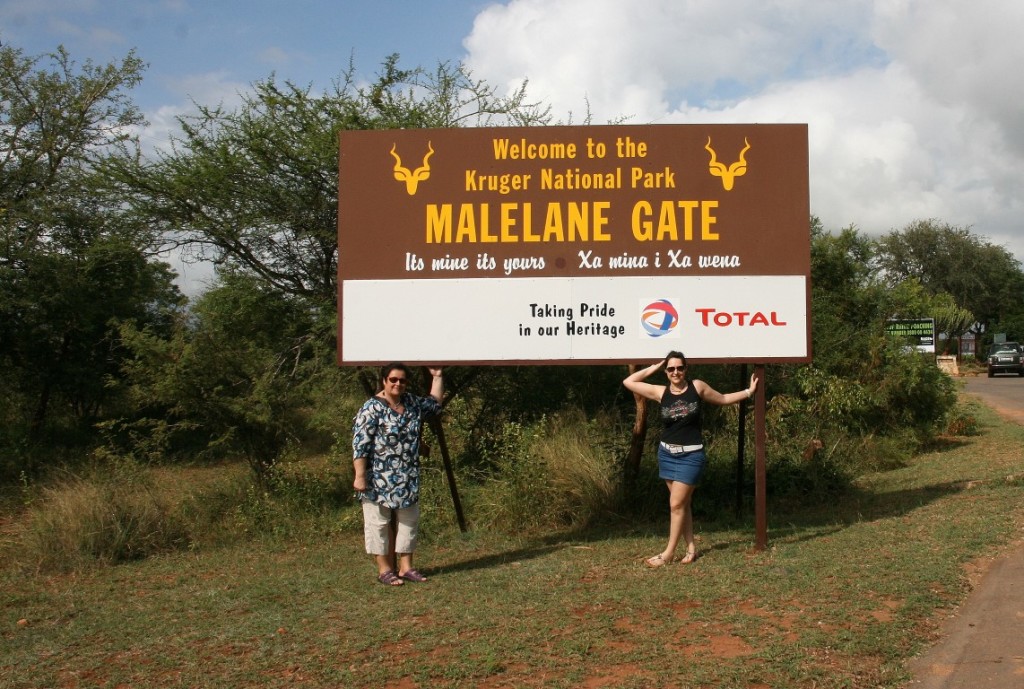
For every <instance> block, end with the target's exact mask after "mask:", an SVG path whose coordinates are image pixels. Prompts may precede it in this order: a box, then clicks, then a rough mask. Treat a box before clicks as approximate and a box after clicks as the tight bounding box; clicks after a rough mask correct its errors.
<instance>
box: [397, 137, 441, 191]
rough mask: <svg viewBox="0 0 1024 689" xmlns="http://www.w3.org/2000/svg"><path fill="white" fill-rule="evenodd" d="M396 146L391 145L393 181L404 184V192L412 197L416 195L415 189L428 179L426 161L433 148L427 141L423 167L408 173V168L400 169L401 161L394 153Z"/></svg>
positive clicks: (428, 166) (428, 169) (428, 170)
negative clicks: (393, 166) (393, 164)
mask: <svg viewBox="0 0 1024 689" xmlns="http://www.w3.org/2000/svg"><path fill="white" fill-rule="evenodd" d="M397 146H398V144H392V145H391V155H392V156H394V158H395V179H397V180H398V181H399V182H405V190H406V192H408V193H409V196H414V195H415V194H416V187H418V186H419V183H420V182H422V181H423V180H425V179H427V178H428V177H430V165H429V164H428V163H427V161H428V160H429V159H430V156H432V155H434V147H433V146H431V145H430V142H429V141H428V142H427V148H428V149H429V150H428V151H427V154H426V155H425V156H423V165H421V166H420V167H418V168H416V169H415V170H413V171H412V172H410V171H409V168H407V167H402V159H401V158H399V157H398V154H397V153H395V148H396V147H397Z"/></svg>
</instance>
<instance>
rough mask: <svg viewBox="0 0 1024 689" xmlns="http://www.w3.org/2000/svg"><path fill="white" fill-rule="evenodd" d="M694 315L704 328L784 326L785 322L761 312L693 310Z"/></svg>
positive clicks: (776, 315)
mask: <svg viewBox="0 0 1024 689" xmlns="http://www.w3.org/2000/svg"><path fill="white" fill-rule="evenodd" d="M693 312H694V313H696V314H697V315H698V316H700V323H701V325H703V326H704V327H705V328H711V327H716V326H717V327H719V328H728V327H731V326H740V327H743V326H751V325H762V326H764V325H766V326H773V325H786V321H784V320H782V319H780V318H779V314H778V313H777V312H775V311H769V312H768V313H764V312H763V311H719V310H718V309H694V310H693Z"/></svg>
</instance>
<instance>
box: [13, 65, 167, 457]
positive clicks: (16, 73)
mask: <svg viewBox="0 0 1024 689" xmlns="http://www.w3.org/2000/svg"><path fill="white" fill-rule="evenodd" d="M142 69H143V65H142V63H141V62H140V61H139V59H138V58H137V57H135V55H134V54H133V53H129V54H128V56H127V57H126V58H125V59H124V60H122V61H121V62H118V63H112V64H108V65H94V64H93V63H92V62H89V61H87V62H85V63H84V64H83V65H81V66H80V67H79V66H78V65H76V63H75V62H74V61H72V60H71V58H70V57H69V56H68V54H67V52H65V51H64V49H63V48H58V50H57V52H55V53H53V54H51V55H47V56H40V57H26V56H24V54H23V53H22V51H20V50H18V49H16V48H13V47H11V46H7V45H5V46H2V47H0V366H2V370H3V375H0V378H2V379H3V381H4V383H3V389H2V390H0V392H2V394H3V396H4V404H3V405H0V411H2V412H3V413H4V414H5V418H3V419H0V426H3V427H4V431H3V436H4V437H3V438H0V443H3V444H5V445H10V444H12V443H13V444H17V443H20V442H22V441H24V440H25V438H26V437H27V438H29V439H39V438H40V437H41V436H42V433H43V431H44V430H45V429H46V427H47V424H48V423H50V421H51V420H52V419H56V420H57V421H59V422H61V423H62V424H64V422H65V421H68V420H70V421H73V422H75V423H76V424H80V423H81V422H89V421H91V420H92V419H95V418H97V417H99V416H100V415H101V414H102V413H104V411H109V407H110V406H111V405H112V404H113V403H114V402H115V400H114V399H113V398H112V397H111V394H110V389H109V388H108V387H107V385H106V379H107V377H108V376H112V375H116V372H117V370H118V365H119V359H120V357H121V355H122V352H121V350H120V348H119V344H118V340H117V328H116V323H117V322H119V321H126V320H134V321H137V322H139V323H146V324H149V325H151V326H154V327H156V326H159V325H160V324H167V323H168V314H169V313H170V312H171V311H173V310H174V309H175V308H176V307H177V306H178V305H179V303H180V295H179V294H178V292H177V289H176V288H175V287H174V285H173V282H172V274H171V272H170V270H169V268H168V267H167V266H166V265H165V264H162V263H159V262H154V261H151V260H150V259H149V256H148V254H147V250H148V246H149V239H150V237H149V235H148V232H146V231H140V229H139V226H138V225H132V224H131V223H130V222H127V221H126V219H125V217H124V215H123V213H122V212H121V209H120V206H119V204H118V202H117V200H116V199H114V200H110V199H109V198H108V197H105V196H104V195H103V194H102V186H101V184H100V182H101V179H100V177H99V176H98V173H97V170H98V169H99V168H100V167H101V166H102V161H103V159H104V158H105V157H107V156H108V155H110V154H111V152H112V151H113V150H114V149H115V148H117V147H119V146H122V145H125V144H129V143H130V141H131V137H130V134H129V133H128V132H129V131H130V130H131V127H132V126H134V125H137V124H139V123H140V122H141V116H140V114H139V113H138V111H137V109H136V108H135V106H134V105H133V104H132V103H131V101H130V100H129V99H128V96H127V91H128V90H130V89H131V88H133V87H134V86H135V85H137V84H138V83H139V81H140V79H141V74H142ZM49 430H50V431H53V430H54V429H53V428H50V429H49Z"/></svg>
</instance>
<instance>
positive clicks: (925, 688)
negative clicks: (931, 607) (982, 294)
mask: <svg viewBox="0 0 1024 689" xmlns="http://www.w3.org/2000/svg"><path fill="white" fill-rule="evenodd" d="M961 380H962V381H963V382H964V389H965V391H966V392H968V393H970V394H972V395H977V396H978V397H979V398H981V400H982V401H983V402H984V403H985V404H987V405H989V406H991V407H993V408H994V409H996V410H997V411H998V412H999V413H1000V414H1003V415H1004V416H1006V417H1008V418H1010V419H1013V420H1016V421H1018V422H1019V423H1021V424H1024V378H1019V377H1017V376H996V377H994V378H987V377H985V376H980V377H976V378H974V377H967V378H963V379H961ZM1022 628H1024V547H1022V546H1021V545H1018V546H1017V547H1015V548H1013V549H1012V550H1010V552H1008V553H1007V554H1006V555H1004V556H1002V557H1000V558H999V559H998V560H996V561H995V562H994V563H993V564H992V566H991V567H990V568H989V570H988V571H987V572H986V573H985V575H984V576H983V577H982V578H981V580H980V581H979V582H978V583H977V585H976V586H975V588H974V590H973V591H972V592H971V594H970V595H969V596H968V597H967V600H966V601H964V604H963V605H962V606H961V607H960V609H959V610H957V612H956V614H955V615H954V616H953V617H951V618H949V619H948V620H946V623H945V624H944V625H943V627H942V636H941V638H940V640H939V641H938V643H936V644H935V646H933V647H932V648H930V649H929V650H928V651H927V652H926V653H924V654H923V655H921V656H919V657H917V658H914V659H913V660H911V661H910V663H909V664H908V667H909V669H910V672H911V673H912V674H913V681H911V682H910V684H909V685H908V689H1021V687H1024V633H1021V632H1022Z"/></svg>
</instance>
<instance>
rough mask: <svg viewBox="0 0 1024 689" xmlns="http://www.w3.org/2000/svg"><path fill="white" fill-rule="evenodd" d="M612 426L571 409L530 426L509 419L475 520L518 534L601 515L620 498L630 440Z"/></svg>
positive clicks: (603, 419) (607, 420) (580, 524)
mask: <svg viewBox="0 0 1024 689" xmlns="http://www.w3.org/2000/svg"><path fill="white" fill-rule="evenodd" d="M614 425H615V424H613V423H611V420H610V418H609V417H607V416H606V415H599V416H598V417H596V418H594V419H591V420H588V419H587V418H586V417H585V416H584V414H583V412H582V411H579V410H571V409H570V410H566V411H564V412H562V413H560V414H558V415H555V416H552V417H549V418H544V419H542V420H540V421H539V422H537V423H536V424H533V425H531V426H528V427H525V426H522V425H519V424H516V423H511V422H510V423H506V424H505V425H504V427H503V429H502V434H503V437H504V441H503V442H502V443H500V444H498V445H497V446H496V447H497V448H500V452H499V453H498V456H495V457H492V458H491V460H492V462H493V466H494V467H495V470H494V471H493V473H491V474H490V475H489V477H488V478H487V479H486V481H485V485H484V487H483V489H482V490H481V491H480V493H479V497H478V502H477V504H475V505H474V513H475V515H477V516H478V520H479V521H480V522H481V523H482V525H484V526H487V527H493V528H498V529H502V530H506V531H515V530H530V529H543V528H565V527H583V526H586V525H588V524H590V523H592V522H593V521H594V520H595V519H596V518H598V517H599V516H601V515H603V514H605V513H606V511H607V510H608V509H609V507H610V506H612V505H614V504H615V502H616V500H617V498H618V497H619V492H620V485H621V482H620V476H621V463H620V458H621V457H622V456H623V455H624V449H625V448H624V444H625V442H627V441H628V438H626V437H625V433H619V434H617V435H615V434H613V431H612V429H613V428H614ZM617 437H618V438H620V439H621V441H620V440H616V438H617ZM620 442H621V444H622V445H623V447H619V443H620Z"/></svg>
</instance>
